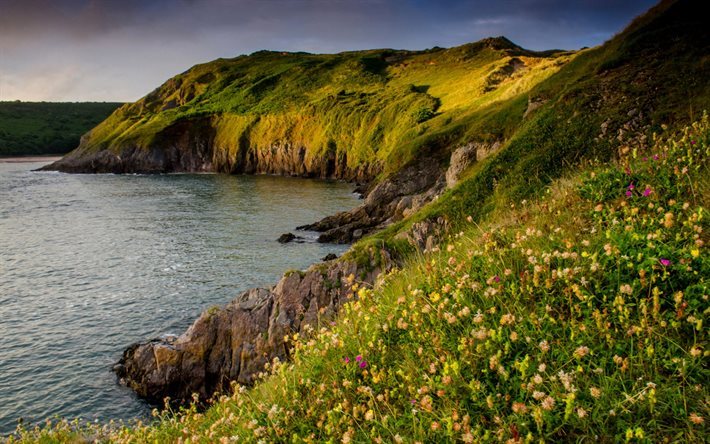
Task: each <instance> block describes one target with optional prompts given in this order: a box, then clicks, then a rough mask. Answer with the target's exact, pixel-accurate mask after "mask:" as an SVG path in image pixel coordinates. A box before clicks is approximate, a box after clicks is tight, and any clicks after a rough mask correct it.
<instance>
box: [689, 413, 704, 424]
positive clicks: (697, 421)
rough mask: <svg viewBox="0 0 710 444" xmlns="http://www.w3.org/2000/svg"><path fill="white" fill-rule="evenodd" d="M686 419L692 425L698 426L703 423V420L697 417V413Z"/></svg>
mask: <svg viewBox="0 0 710 444" xmlns="http://www.w3.org/2000/svg"><path fill="white" fill-rule="evenodd" d="M688 418H689V419H690V422H692V423H693V424H698V425H700V424H702V423H704V422H705V418H703V417H702V416H700V415H698V414H697V413H691V414H690V416H689V417H688Z"/></svg>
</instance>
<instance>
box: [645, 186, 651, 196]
mask: <svg viewBox="0 0 710 444" xmlns="http://www.w3.org/2000/svg"><path fill="white" fill-rule="evenodd" d="M651 193H653V190H652V189H651V187H646V189H645V190H643V197H648V196H650V195H651Z"/></svg>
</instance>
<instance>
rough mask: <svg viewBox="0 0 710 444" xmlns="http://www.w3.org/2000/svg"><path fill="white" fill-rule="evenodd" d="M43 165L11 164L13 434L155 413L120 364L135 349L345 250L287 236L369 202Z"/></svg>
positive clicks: (5, 413) (6, 231)
mask: <svg viewBox="0 0 710 444" xmlns="http://www.w3.org/2000/svg"><path fill="white" fill-rule="evenodd" d="M39 165H41V164H38V163H0V338H2V340H3V346H2V347H0V406H2V408H0V434H6V433H8V432H11V431H12V430H13V429H14V427H15V424H16V420H17V418H19V417H23V418H24V419H25V421H27V422H36V421H42V420H44V419H46V418H48V417H51V416H53V415H57V414H58V415H61V416H63V417H69V418H73V417H77V416H80V417H82V418H84V419H87V420H94V419H99V420H107V419H111V418H114V419H130V418H136V417H141V416H143V415H145V414H146V412H147V407H146V406H145V405H144V404H143V403H142V402H141V401H139V400H138V399H136V398H135V396H133V394H132V392H130V391H129V390H127V389H125V388H123V387H120V386H119V385H117V384H116V381H115V377H114V376H113V374H112V373H111V371H110V368H111V365H112V364H113V363H114V362H115V361H117V359H118V358H119V356H120V354H121V352H122V350H123V348H124V347H125V346H127V345H128V344H130V343H132V342H135V341H139V340H144V339H147V338H151V337H155V336H158V335H161V334H164V333H180V332H182V331H183V330H184V329H185V328H186V327H187V326H188V325H189V324H190V323H191V321H192V320H194V319H195V318H196V317H197V316H198V315H199V313H200V312H201V311H202V310H203V309H205V308H206V307H208V306H210V305H214V304H223V303H225V302H227V301H228V300H229V299H231V298H232V297H234V296H235V295H236V294H237V293H238V292H239V291H241V290H244V289H246V288H249V287H253V286H258V285H270V284H272V283H274V282H275V281H276V280H277V279H278V277H279V276H280V275H281V273H282V272H284V271H285V270H287V269H290V268H305V267H306V266H308V265H309V264H310V263H313V262H315V261H317V260H318V259H319V258H321V257H323V256H325V255H326V254H328V253H332V252H334V253H341V252H342V251H343V250H344V247H342V246H335V245H321V244H317V243H306V244H286V245H281V244H279V243H277V242H275V239H276V238H277V237H278V236H279V235H280V234H282V233H284V232H288V231H293V229H294V227H296V226H297V225H301V224H306V223H309V222H313V221H315V220H317V219H319V218H320V217H323V216H325V215H327V214H331V213H334V212H336V211H340V210H344V209H347V208H350V207H353V206H354V205H356V204H357V201H356V198H355V197H354V196H353V195H352V193H351V192H350V188H349V187H348V186H347V185H346V184H342V183H327V182H322V181H314V180H303V179H293V178H279V177H264V176H261V177H249V176H225V175H187V174H185V175H162V176H130V175H128V176H117V175H67V174H59V173H32V172H30V169H32V168H37V167H38V166H39Z"/></svg>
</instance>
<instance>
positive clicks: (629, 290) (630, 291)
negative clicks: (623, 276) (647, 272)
mask: <svg viewBox="0 0 710 444" xmlns="http://www.w3.org/2000/svg"><path fill="white" fill-rule="evenodd" d="M619 291H620V292H621V293H622V294H628V295H631V294H633V292H634V289H633V288H631V285H629V284H624V285H622V286H621V287H619Z"/></svg>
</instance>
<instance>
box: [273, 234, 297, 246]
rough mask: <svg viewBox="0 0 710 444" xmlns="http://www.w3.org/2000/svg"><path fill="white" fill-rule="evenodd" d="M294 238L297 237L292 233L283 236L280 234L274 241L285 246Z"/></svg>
mask: <svg viewBox="0 0 710 444" xmlns="http://www.w3.org/2000/svg"><path fill="white" fill-rule="evenodd" d="M296 237H297V236H296V235H295V234H293V233H284V234H282V235H281V236H279V238H278V239H276V241H277V242H279V243H281V244H287V243H289V242H291V241H293V240H295V239H296Z"/></svg>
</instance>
